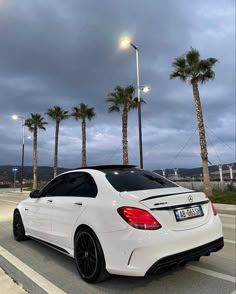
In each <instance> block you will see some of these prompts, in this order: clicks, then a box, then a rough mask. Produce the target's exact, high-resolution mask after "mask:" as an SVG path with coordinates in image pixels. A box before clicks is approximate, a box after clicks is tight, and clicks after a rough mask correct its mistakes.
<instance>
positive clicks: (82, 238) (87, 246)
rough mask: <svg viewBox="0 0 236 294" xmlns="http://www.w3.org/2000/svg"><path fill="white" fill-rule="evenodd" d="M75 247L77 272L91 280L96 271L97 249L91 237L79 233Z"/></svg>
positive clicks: (87, 234) (84, 233) (85, 233)
mask: <svg viewBox="0 0 236 294" xmlns="http://www.w3.org/2000/svg"><path fill="white" fill-rule="evenodd" d="M77 241H78V242H77V246H76V257H77V264H78V267H79V271H80V272H81V274H82V276H83V277H85V278H91V277H93V275H94V274H95V273H96V270H97V263H98V258H97V248H96V244H95V242H94V239H93V238H92V236H91V235H90V234H89V233H87V232H81V233H80V235H79V237H78V240H77Z"/></svg>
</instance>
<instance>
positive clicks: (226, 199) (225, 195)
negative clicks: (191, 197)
mask: <svg viewBox="0 0 236 294" xmlns="http://www.w3.org/2000/svg"><path fill="white" fill-rule="evenodd" d="M211 201H212V202H214V203H222V204H234V205H236V192H219V191H217V192H216V191H215V192H213V197H211Z"/></svg>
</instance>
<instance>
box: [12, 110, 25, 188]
mask: <svg viewBox="0 0 236 294" xmlns="http://www.w3.org/2000/svg"><path fill="white" fill-rule="evenodd" d="M11 118H12V119H14V120H17V119H19V118H20V119H21V120H22V130H23V134H22V151H21V180H20V191H21V192H22V191H23V178H24V157H25V118H24V117H23V116H19V115H17V114H14V115H12V116H11Z"/></svg>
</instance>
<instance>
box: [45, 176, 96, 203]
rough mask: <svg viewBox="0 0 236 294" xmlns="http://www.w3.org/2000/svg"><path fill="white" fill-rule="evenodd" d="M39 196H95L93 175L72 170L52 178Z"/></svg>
mask: <svg viewBox="0 0 236 294" xmlns="http://www.w3.org/2000/svg"><path fill="white" fill-rule="evenodd" d="M41 196H81V197H92V198H93V197H96V196H97V185H96V183H95V181H94V179H93V177H92V176H91V175H90V174H88V173H85V172H72V173H68V174H64V175H61V176H59V177H57V178H56V179H54V180H52V181H51V182H50V183H49V184H48V185H47V186H46V187H45V188H44V189H43V190H42V192H41Z"/></svg>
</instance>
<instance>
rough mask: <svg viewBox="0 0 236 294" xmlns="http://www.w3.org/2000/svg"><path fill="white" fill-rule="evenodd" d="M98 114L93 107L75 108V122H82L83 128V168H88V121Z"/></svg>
mask: <svg viewBox="0 0 236 294" xmlns="http://www.w3.org/2000/svg"><path fill="white" fill-rule="evenodd" d="M95 115H96V113H95V111H94V108H93V107H91V108H90V107H88V105H86V104H84V103H80V105H79V107H76V106H75V107H73V108H72V113H71V116H74V118H75V120H81V121H82V122H81V126H82V167H86V165H87V158H86V120H92V119H93V118H94V117H95Z"/></svg>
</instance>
